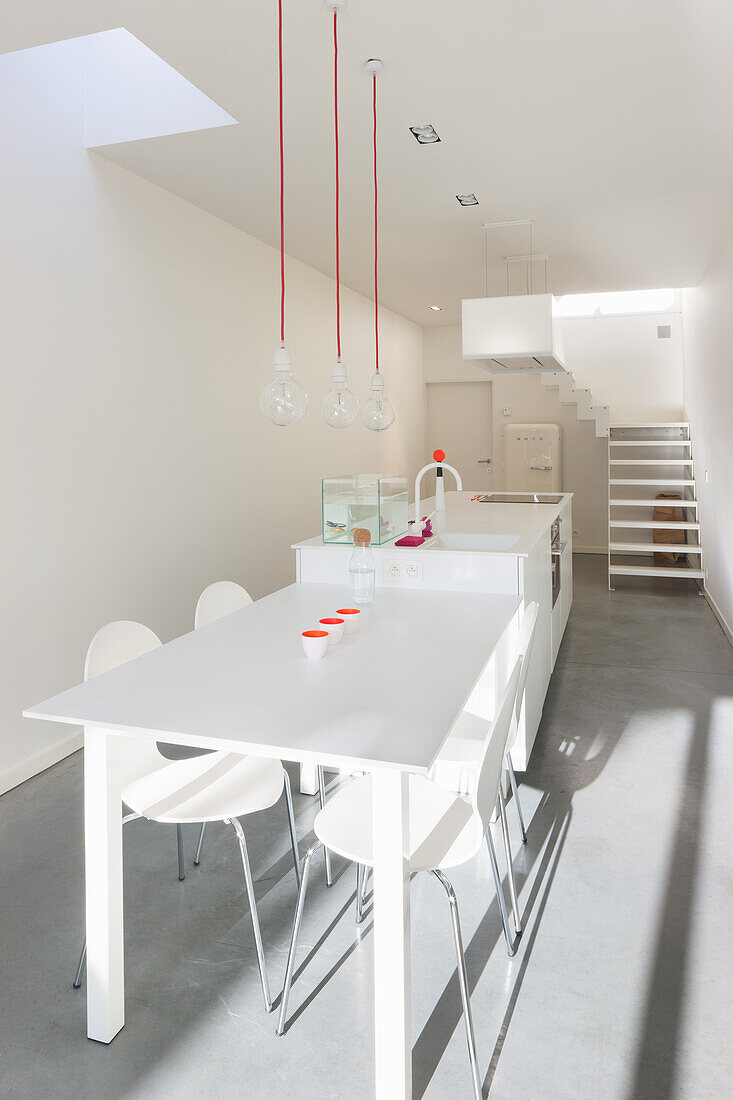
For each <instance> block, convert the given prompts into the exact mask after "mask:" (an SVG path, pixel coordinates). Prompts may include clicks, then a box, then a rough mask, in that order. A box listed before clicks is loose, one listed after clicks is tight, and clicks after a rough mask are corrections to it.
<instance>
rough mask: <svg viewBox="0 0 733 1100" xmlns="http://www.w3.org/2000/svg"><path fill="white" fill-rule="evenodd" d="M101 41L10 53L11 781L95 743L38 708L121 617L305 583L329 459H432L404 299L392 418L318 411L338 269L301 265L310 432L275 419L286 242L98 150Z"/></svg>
mask: <svg viewBox="0 0 733 1100" xmlns="http://www.w3.org/2000/svg"><path fill="white" fill-rule="evenodd" d="M79 50H80V44H79V43H74V42H70V43H60V44H57V45H54V46H49V47H44V48H43V49H41V50H30V51H25V52H23V53H18V54H14V55H6V56H5V57H2V58H0V147H2V149H3V171H2V173H0V253H1V255H2V263H1V264H0V331H1V332H2V337H3V340H2V344H3V350H2V361H3V384H2V400H0V433H1V438H2V440H3V451H4V457H3V462H2V466H1V467H0V468H1V470H2V473H1V474H0V477H1V478H2V481H1V483H0V495H1V499H2V510H3V514H2V536H1V537H0V576H1V577H2V584H3V599H2V613H3V631H2V643H0V668H1V669H2V679H1V681H0V791H2V790H3V789H6V788H7V787H9V786H11V785H13V784H14V783H17V782H20V781H21V780H22V779H24V778H26V776H27V775H29V774H32V773H33V772H35V771H37V770H40V768H42V767H44V766H47V765H48V764H50V763H52V762H53V761H54V760H55V759H57V758H59V757H60V756H61V755H63V754H64V752H65V751H68V750H69V749H70V748H71V747H73V746H74V745H75V744H76V742H74V741H73V740H72V741H69V740H68V738H69V736H70V730H69V728H68V727H58V728H57V727H54V726H52V725H50V724H47V723H40V722H31V721H28V720H24V719H22V718H21V717H20V712H21V708H22V707H24V706H27V705H30V704H32V703H35V702H38V701H40V700H42V699H44V698H46V697H47V696H49V695H51V694H53V693H54V692H57V691H60V690H62V689H64V688H66V687H68V686H70V685H72V684H74V683H76V682H78V681H79V680H80V679H81V676H82V670H83V661H84V653H85V650H86V647H87V644H88V642H89V640H90V638H91V636H92V635H93V633H94V631H95V630H96V629H97V628H98V627H99V626H100V625H102V624H103V623H105V622H107V621H109V620H111V619H116V618H132V619H139V620H141V621H143V622H145V623H147V624H148V625H150V626H151V627H152V628H153V629H154V630H155V631H157V632H158V633H159V634H160V635H161V636H162V637H163V639H164V640H166V639H169V638H171V637H172V636H174V635H176V634H179V633H181V632H183V631H185V630H187V629H190V627H191V626H192V619H193V610H194V604H195V601H196V598H197V596H198V594H199V592H200V591H201V589H202V588H203V587H204V586H205V585H206V584H208V583H210V582H211V581H213V580H217V579H219V578H222V577H231V578H233V579H235V580H238V581H240V582H241V583H243V584H244V585H245V586H246V587H247V588H248V589H249V590H250V592H251V593H252V594H253V595H254V596H255V597H257V596H261V595H263V594H264V593H266V592H268V591H270V590H272V589H274V588H276V587H278V586H281V585H283V584H286V583H288V582H289V581H291V580H292V579H293V556H292V553H291V551H290V549H289V546H290V543H291V542H292V541H294V540H295V539H297V538H301V537H304V536H308V535H312V534H315V533H317V531H318V530H319V524H320V479H321V477H322V476H323V475H325V474H335V473H341V472H343V471H345V470H372V469H378V470H382V471H384V472H400V471H410V472H414V471H415V470H416V469H417V468H418V467H419V465H420V464H421V461H422V457H423V443H424V418H423V400H422V398H423V383H422V331H421V329H419V328H418V327H417V326H415V325H413V324H411V323H409V322H407V321H404V320H402V319H401V318H398V317H397V316H395V315H393V314H390V313H388V312H386V311H385V312H384V314H383V319H382V320H383V328H382V340H383V364H384V373H385V379H386V382H387V387H388V393H389V395H390V397H392V398H393V400H394V401H395V404H396V406H397V410H398V416H397V421H396V423H395V425H394V426H393V427H392V428H391V429H390V431H389V432H387V433H385V434H384V435H373V434H372V433H370V432H367V431H366V430H365V429H364V428H363V427H362V426H361V425H355V426H354V427H353V428H351V429H349V430H347V431H346V432H343V433H339V432H335V431H333V430H332V429H330V428H328V427H326V426H325V425H324V424H322V422H321V421H320V418H319V415H318V403H319V401H320V397H321V395H322V393H323V392H324V390H325V389H326V388H327V382H328V376H329V373H330V370H331V366H332V363H333V358H334V336H333V316H334V302H333V296H334V285H333V283H332V282H331V281H330V280H329V279H327V278H325V277H324V276H322V275H320V274H317V273H316V272H315V271H313V270H311V269H310V268H307V267H305V266H303V265H302V264H299V263H296V262H289V263H288V279H289V282H288V321H289V324H288V343H289V347H290V351H291V355H292V358H293V363H294V365H295V372H296V374H297V377H298V378H299V379H300V380H301V381H302V382H303V383H304V385H305V386H306V388H307V389H308V392H309V395H310V401H311V407H310V408H309V410H308V413H307V414H306V418H305V420H304V421H303V422H301V424H299V425H297V426H296V427H294V428H290V429H285V430H283V429H277V428H275V427H274V426H272V425H271V424H269V423H268V422H266V421H265V420H264V419H263V417H262V416H261V414H260V412H259V409H258V394H259V391H260V389H261V387H262V386H263V384H264V383H265V382H266V381H268V380H269V377H270V376H271V374H270V372H271V364H272V355H273V350H274V347H275V344H276V342H277V337H278V286H279V284H278V257H277V254H276V253H275V252H274V251H273V250H272V249H271V248H269V247H267V246H265V245H263V244H262V243H260V242H258V241H256V240H254V239H253V238H250V237H247V236H245V235H244V234H242V233H240V232H239V231H237V230H236V229H234V228H232V227H231V226H229V225H226V224H224V223H223V222H220V221H217V220H216V219H215V218H213V217H211V216H209V215H206V214H204V213H202V212H201V211H200V210H198V209H196V208H195V207H193V206H190V205H188V204H187V203H185V202H183V201H182V200H180V199H177V198H175V197H173V196H172V195H170V194H168V193H167V192H164V191H162V190H159V189H157V188H155V187H153V186H151V185H150V184H148V183H146V182H144V181H143V180H141V179H139V178H138V177H136V176H133V175H131V174H129V173H127V172H125V171H124V170H122V169H120V168H118V167H117V166H115V165H112V164H111V163H109V162H108V161H105V160H104V159H102V158H99V157H97V156H96V155H95V154H90V153H87V152H85V150H84V148H83V146H84V134H83V87H82V67H81V64H80V57H79ZM290 194H291V198H293V200H295V198H296V196H297V188H296V187H295V186H293V185H291V189H290ZM273 216H274V202H273ZM343 316H344V352H345V356H346V359H347V363H348V368H349V377H350V380H351V384H352V386H353V388H354V389H355V390H356V391H357V392H358V393H360V394H361V395H362V396H365V395H366V394H367V392H368V385H369V378H370V375H371V370H372V364H371V361H370V351H371V348H372V307H371V304H370V303H369V302H367V301H366V300H365V299H363V298H360V297H359V296H357V295H355V294H352V293H345V294H344V296H343ZM295 627H296V628H297V624H295Z"/></svg>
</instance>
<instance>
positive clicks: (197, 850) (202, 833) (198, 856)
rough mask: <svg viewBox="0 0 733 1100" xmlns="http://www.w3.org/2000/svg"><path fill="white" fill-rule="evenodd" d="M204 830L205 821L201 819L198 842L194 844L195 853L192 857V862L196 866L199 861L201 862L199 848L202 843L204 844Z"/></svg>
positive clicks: (201, 846)
mask: <svg viewBox="0 0 733 1100" xmlns="http://www.w3.org/2000/svg"><path fill="white" fill-rule="evenodd" d="M205 832H206V822H205V821H202V822H201V832H200V833H199V842H198V844H197V845H196V855H195V856H194V857H193V862H194V863H195V865H196V866H197V867H198V865H199V863H200V862H201V849H202V848H203V845H204V833H205Z"/></svg>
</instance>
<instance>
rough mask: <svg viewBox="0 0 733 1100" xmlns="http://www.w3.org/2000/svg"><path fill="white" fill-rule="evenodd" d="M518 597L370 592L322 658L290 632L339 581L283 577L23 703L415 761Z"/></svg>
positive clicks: (251, 746)
mask: <svg viewBox="0 0 733 1100" xmlns="http://www.w3.org/2000/svg"><path fill="white" fill-rule="evenodd" d="M519 603H520V600H519V598H518V597H516V596H493V595H476V594H472V593H463V592H435V591H425V590H415V591H410V590H405V589H380V590H378V592H377V597H376V599H375V601H374V603H373V604H370V605H367V606H366V607H364V609H363V611H362V614H361V615H360V616H359V618H360V623H359V630H358V631H357V633H356V634H354V635H351V636H348V635H345V636H344V638H343V641H342V642H341V643H340V644H338V645H334V646H330V647H329V652H328V654H327V655H326V657H324V658H323V659H322V660H320V661H311V660H308V659H307V658H306V657H305V655H304V654H303V649H302V646H301V639H300V632H301V631H303V630H309V629H312V628H315V627H316V626H317V623H318V619H319V618H323V617H325V616H327V615H332V614H334V612H335V611H336V609H337V608H339V607H348V606H350V604H351V601H350V600H349V594H348V588H347V587H345V586H343V585H331V584H294V585H291V586H290V587H289V588H283V589H281V590H280V591H279V592H274V593H273V594H272V595H271V596H267V597H265V598H264V599H262V600H258V601H257V602H256V603H254V604H251V605H250V606H249V607H245V608H242V610H241V611H236V612H234V613H233V614H232V615H227V616H226V617H225V618H223V619H219V620H218V621H217V622H214V623H211V624H210V625H209V626H206V627H203V628H201V629H199V630H196V631H192V632H191V633H190V634H184V635H183V636H182V637H180V638H176V639H175V640H174V641H172V642H169V643H168V644H167V645H164V646H161V647H160V648H158V649H154V650H152V651H151V652H150V653H146V654H144V655H143V656H142V657H138V658H137V659H136V660H134V661H130V662H129V663H128V664H126V665H121V666H120V667H119V668H116V669H113V670H112V671H111V672H106V673H104V674H103V675H101V676H97V677H95V678H94V679H92V680H89V681H88V682H87V683H84V684H79V685H78V686H77V687H74V688H71V689H70V690H69V691H65V692H63V693H62V694H61V695H56V696H55V697H54V698H52V699H49V700H47V701H46V702H45V703H39V704H38V705H37V706H34V707H31V708H30V709H28V710H26V711H24V714H25V716H26V717H29V718H44V719H48V720H50V721H54V722H68V723H72V724H74V725H81V724H84V725H85V726H86V727H87V728H88V729H89V727H101V728H105V729H113V730H117V731H121V732H123V733H128V734H131V735H134V736H140V735H142V736H147V737H150V738H151V739H155V740H163V741H169V742H174V743H177V744H182V745H204V746H206V747H212V748H222V749H229V750H235V751H240V752H253V753H257V754H258V755H261V756H273V757H279V758H282V759H285V760H295V761H310V762H318V763H329V762H330V763H333V764H338V763H340V762H346V763H348V764H353V765H354V766H359V765H361V766H364V767H374V766H388V767H398V768H400V769H402V770H405V771H412V772H425V771H427V770H428V769H429V768H430V767H431V766H432V764H433V763H434V761H435V758H436V757H437V755H438V753H439V752H440V749H441V748H442V746H443V743H444V741H445V739H446V737H447V736H448V733H449V731H450V728H451V726H452V724H453V722H454V721H455V720H456V718H457V717H458V716H459V714H460V711H461V709H462V708H463V705H464V704H465V702H466V700H467V699H468V697H469V695H470V694H471V691H472V689H473V688H474V686H475V684H476V682H477V680H478V679H479V677H480V675H481V672H482V671H483V669H484V668H485V666H486V664H487V663H488V661H489V660H490V658H491V655H492V653H493V652H494V650H495V649H496V646H497V644H498V643H499V641H500V639H501V637H502V634H503V633H504V631H505V630H506V629H507V627H508V625H509V623H510V622H511V620H512V618H513V616H514V614H515V612H516V610H517V608H518V606H519Z"/></svg>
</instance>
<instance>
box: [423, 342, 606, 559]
mask: <svg viewBox="0 0 733 1100" xmlns="http://www.w3.org/2000/svg"><path fill="white" fill-rule="evenodd" d="M488 377H490V378H491V386H492V405H493V425H492V431H493V440H492V449H493V460H494V461H493V468H494V476H493V488H494V489H502V488H503V486H504V440H503V431H504V426H505V425H506V424H509V423H515V424H517V423H528V422H529V423H552V424H559V425H560V427H561V429H562V452H563V456H562V458H563V488H564V489H565V491H566V492H572V493H575V494H576V495H575V500H574V501H573V529H574V531H577V536H576V537H575V540H574V541H575V544H576V549H577V550H580V551H583V550H585V551H590V552H600V551H602V552H604V553H605V551H606V547H607V544H608V507H607V500H608V492H607V479H608V465H607V463H608V453H607V444H606V440H605V439H599V438H597V436H596V434H595V424H594V422H593V421H589V420H578V418H577V416H576V407H575V406H574V405H562V404H561V403H560V400H559V398H558V394H557V390H550V389H548V388H547V387H546V386H543V385H542V382H541V381H540V377H539V375H527V376H522V375H517V374H508V375H500V374H494V375H489V376H488ZM486 378H487V373H486V371H485V370H483V369H482V368H481V367H477V366H474V364H472V363H466V362H464V361H463V359H462V358H461V330H460V326H451V327H445V328H433V329H426V331H425V380H426V382H428V383H430V382H449V381H456V382H458V381H467V380H470V379H480V380H482V381H485V380H486ZM504 408H510V409H511V410H512V414H511V416H507V417H505V416H503V415H502V410H503V409H504ZM466 488H467V489H471V488H474V486H471V485H469V484H468V483H466Z"/></svg>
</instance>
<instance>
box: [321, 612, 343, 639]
mask: <svg viewBox="0 0 733 1100" xmlns="http://www.w3.org/2000/svg"><path fill="white" fill-rule="evenodd" d="M318 625H319V626H322V627H323V629H324V630H327V631H328V644H329V645H336V644H338V642H340V641H341V639H342V638H343V636H344V625H345V623H344V620H343V619H337V618H335V617H332V618H330V619H319V620H318Z"/></svg>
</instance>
